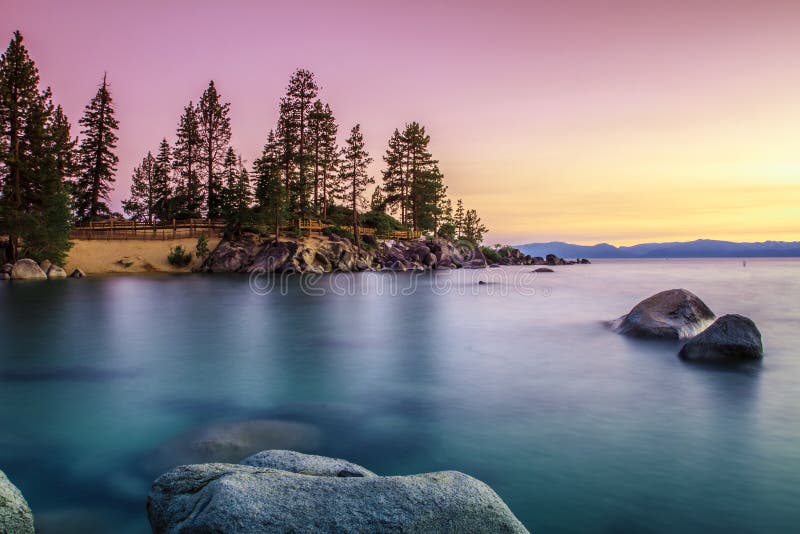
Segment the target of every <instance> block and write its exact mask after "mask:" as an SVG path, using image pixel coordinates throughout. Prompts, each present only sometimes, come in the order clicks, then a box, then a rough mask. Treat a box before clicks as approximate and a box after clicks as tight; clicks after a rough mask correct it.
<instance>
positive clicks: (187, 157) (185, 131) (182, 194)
mask: <svg viewBox="0 0 800 534" xmlns="http://www.w3.org/2000/svg"><path fill="white" fill-rule="evenodd" d="M176 137H177V140H176V141H175V148H174V150H173V151H172V158H173V159H172V167H173V169H174V170H175V173H176V174H175V175H174V176H173V180H174V183H173V186H172V190H173V197H174V203H175V204H176V206H175V209H174V210H173V217H175V216H176V215H177V216H178V217H180V218H183V217H199V216H200V212H201V210H202V209H203V203H204V202H205V195H204V188H203V184H202V182H201V181H200V173H199V169H200V166H201V163H200V127H199V124H198V119H197V108H196V107H195V106H194V104H193V103H192V102H189V105H188V106H186V107H185V108H184V109H183V115H181V118H180V122H179V124H178V131H177V133H176Z"/></svg>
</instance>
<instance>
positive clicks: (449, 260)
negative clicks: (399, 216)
mask: <svg viewBox="0 0 800 534" xmlns="http://www.w3.org/2000/svg"><path fill="white" fill-rule="evenodd" d="M575 263H589V260H585V259H584V260H577V261H569V260H565V259H563V258H558V257H556V256H555V255H552V254H550V255H548V256H547V257H546V258H541V257H533V256H529V255H525V254H523V253H522V252H520V251H519V250H517V249H513V248H512V249H509V251H508V254H507V255H506V256H504V257H501V258H500V259H499V260H498V261H497V262H492V261H491V260H489V259H487V257H486V255H484V253H483V252H481V249H480V248H477V247H474V246H470V245H468V244H465V243H453V242H452V241H448V240H446V239H440V238H431V239H419V240H410V241H400V240H386V241H374V240H373V241H368V242H367V243H366V245H365V246H362V247H360V248H359V247H356V246H354V245H353V244H352V243H351V242H350V241H349V240H347V239H345V238H342V237H339V236H336V235H331V236H329V237H326V238H323V237H309V238H305V239H302V240H286V241H280V242H277V243H276V242H274V241H272V240H267V239H264V238H261V237H259V236H258V235H256V234H245V235H244V236H242V238H241V239H238V240H236V241H222V242H220V243H219V245H218V246H217V247H216V248H215V249H214V250H213V251H212V252H211V253H210V254H209V256H208V257H207V258H206V260H205V261H204V262H203V265H202V266H201V267H200V268H199V269H198V271H200V272H205V273H294V272H296V273H317V274H321V273H326V272H334V271H338V272H357V271H397V272H404V271H427V270H433V269H442V270H444V269H459V268H463V269H481V268H486V267H491V266H493V265H572V264H575Z"/></svg>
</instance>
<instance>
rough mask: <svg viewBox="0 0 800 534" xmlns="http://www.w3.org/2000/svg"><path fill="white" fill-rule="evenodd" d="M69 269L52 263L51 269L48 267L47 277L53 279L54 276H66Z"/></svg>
mask: <svg viewBox="0 0 800 534" xmlns="http://www.w3.org/2000/svg"><path fill="white" fill-rule="evenodd" d="M66 277H67V271H65V270H64V269H62V268H61V267H59V266H58V265H51V266H50V268H49V269H47V278H49V279H50V280H52V279H53V278H66Z"/></svg>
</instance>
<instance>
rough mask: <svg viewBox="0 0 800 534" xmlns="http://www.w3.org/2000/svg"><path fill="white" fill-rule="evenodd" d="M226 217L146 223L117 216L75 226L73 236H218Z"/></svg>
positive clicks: (150, 238)
mask: <svg viewBox="0 0 800 534" xmlns="http://www.w3.org/2000/svg"><path fill="white" fill-rule="evenodd" d="M223 228H225V221H221V220H211V219H183V220H172V221H166V222H165V221H161V222H158V223H153V224H147V223H140V222H136V221H126V220H115V219H111V220H108V221H96V222H89V223H86V224H81V225H77V226H74V227H73V228H72V230H70V233H69V237H70V239H107V240H108V239H115V240H126V239H142V240H161V241H165V240H168V239H182V238H193V237H200V236H202V235H205V236H208V237H214V236H218V235H219V234H220V233H221V232H222V230H223Z"/></svg>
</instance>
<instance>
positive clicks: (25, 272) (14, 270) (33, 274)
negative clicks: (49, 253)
mask: <svg viewBox="0 0 800 534" xmlns="http://www.w3.org/2000/svg"><path fill="white" fill-rule="evenodd" d="M84 276H86V275H85V274H84V273H83V271H81V270H80V269H75V270H74V271H73V272H72V274H71V275H70V278H83V277H84ZM56 278H67V272H66V271H65V270H64V269H63V268H62V267H59V266H58V265H55V264H53V263H50V261H49V260H44V261H43V262H41V263H36V262H35V261H33V260H31V259H28V258H23V259H21V260H17V261H16V262H15V263H13V264H12V263H6V264H5V265H3V266H2V268H0V280H53V279H56Z"/></svg>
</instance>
